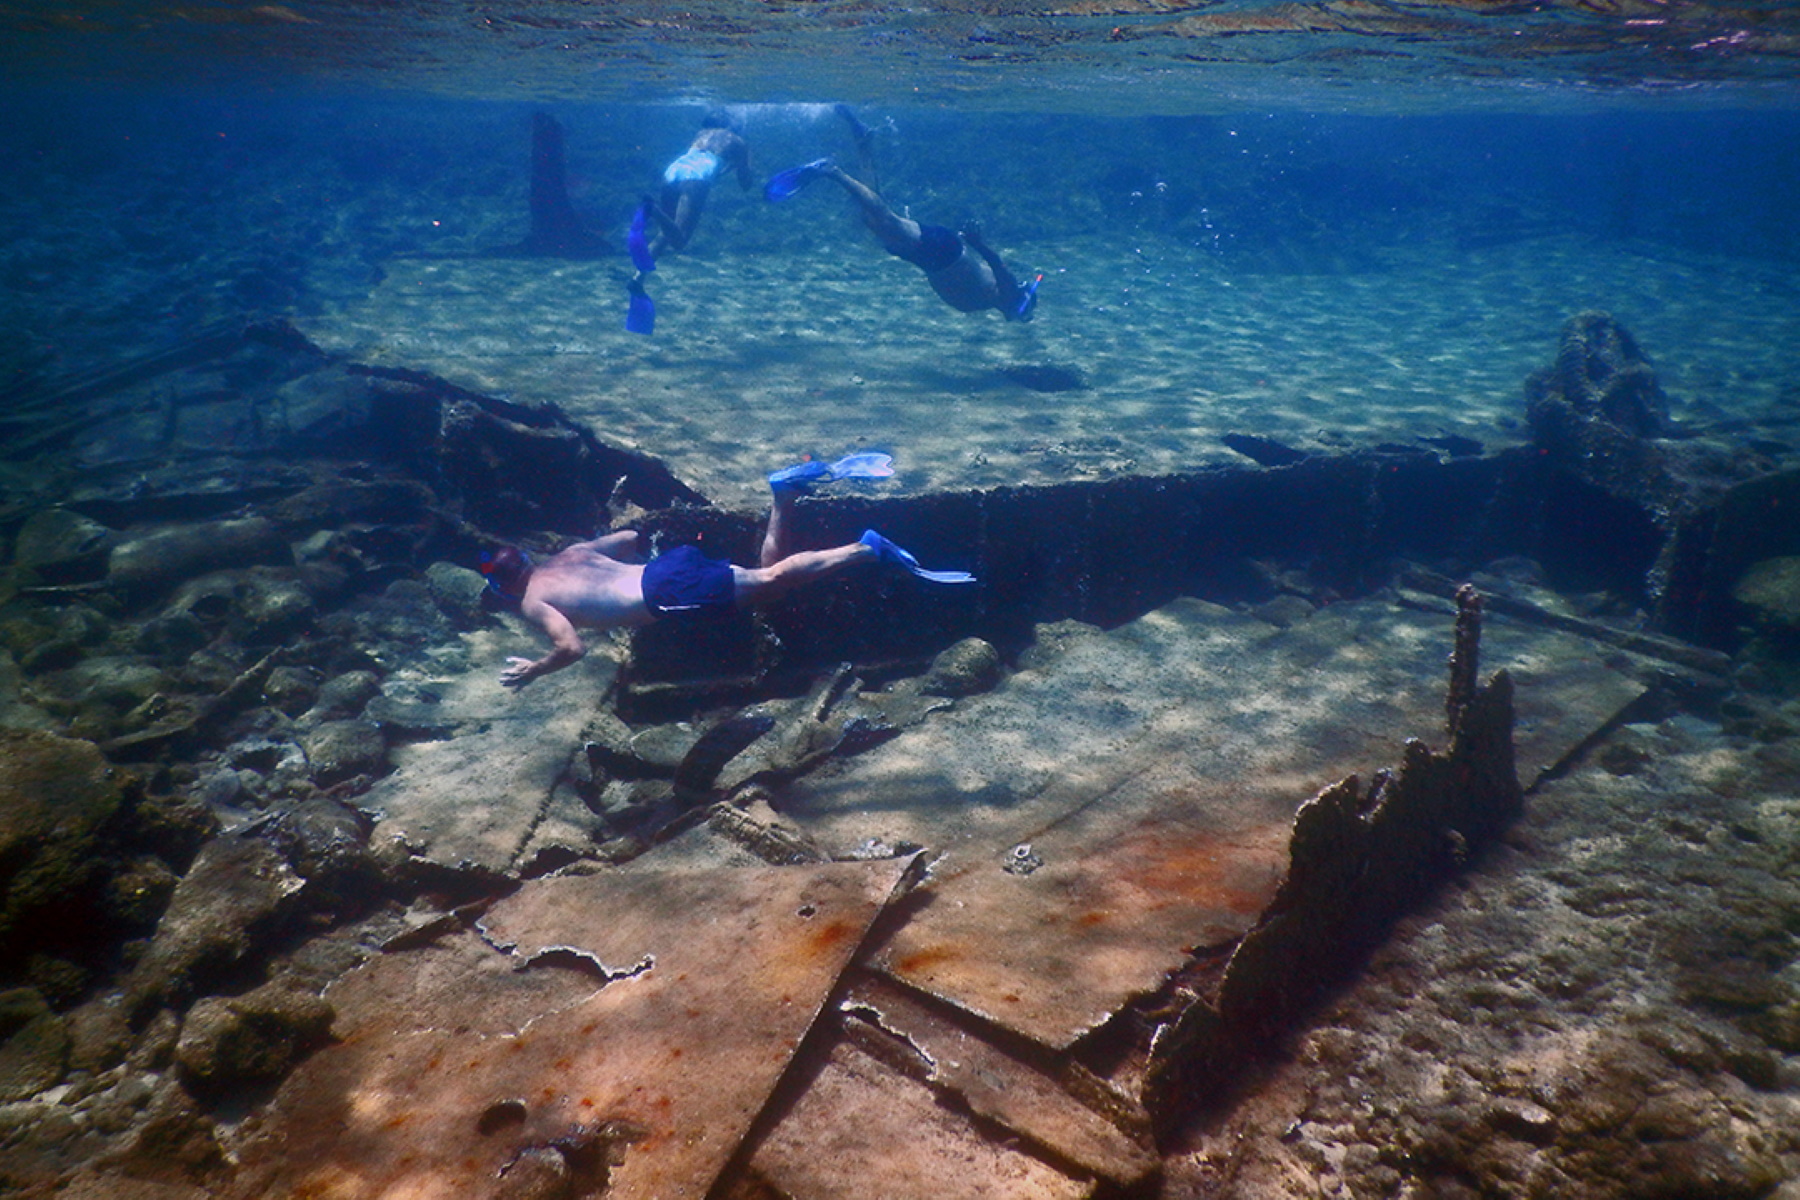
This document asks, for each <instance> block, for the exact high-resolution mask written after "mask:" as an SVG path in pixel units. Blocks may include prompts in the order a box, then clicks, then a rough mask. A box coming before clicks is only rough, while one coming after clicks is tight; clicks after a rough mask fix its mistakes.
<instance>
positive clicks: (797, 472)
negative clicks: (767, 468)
mask: <svg viewBox="0 0 1800 1200" xmlns="http://www.w3.org/2000/svg"><path fill="white" fill-rule="evenodd" d="M893 473H894V456H893V455H891V454H881V453H879V452H877V451H874V450H862V451H858V452H857V453H855V454H846V455H844V457H842V458H840V459H838V460H837V461H836V462H834V463H822V462H814V461H812V460H811V459H808V460H807V461H805V462H803V463H795V464H794V465H793V466H791V467H783V468H782V469H781V470H779V471H776V472H775V473H774V474H773V475H770V476H769V486H770V487H771V488H775V489H781V488H788V489H791V490H793V491H796V492H801V493H806V492H810V491H812V489H813V485H814V484H819V483H835V482H837V481H838V480H840V479H886V478H888V477H889V476H890V475H892V474H893Z"/></svg>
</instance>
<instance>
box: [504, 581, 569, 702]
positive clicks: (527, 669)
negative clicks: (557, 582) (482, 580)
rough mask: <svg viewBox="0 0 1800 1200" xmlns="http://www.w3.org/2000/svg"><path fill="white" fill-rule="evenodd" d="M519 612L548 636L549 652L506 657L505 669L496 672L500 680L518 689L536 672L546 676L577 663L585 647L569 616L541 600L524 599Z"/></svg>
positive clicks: (534, 677)
mask: <svg viewBox="0 0 1800 1200" xmlns="http://www.w3.org/2000/svg"><path fill="white" fill-rule="evenodd" d="M519 615H520V616H522V617H524V618H525V619H526V620H527V621H530V622H531V623H532V624H533V625H536V626H538V627H539V628H540V629H542V630H543V631H544V632H545V633H547V634H549V635H550V641H551V643H552V645H551V649H550V653H548V654H546V655H544V657H542V658H540V659H538V660H537V661H536V662H533V661H532V660H531V659H529V658H509V659H507V660H506V661H507V663H508V664H509V665H508V666H507V668H506V670H504V671H502V672H500V682H501V683H502V684H504V685H505V686H507V687H509V688H521V687H524V686H525V685H526V684H528V683H530V682H531V681H532V680H534V679H536V678H537V677H538V676H540V675H548V674H549V673H550V672H552V671H560V670H562V669H563V668H564V667H567V666H571V665H573V664H574V663H577V662H580V661H581V657H582V655H584V654H586V653H587V647H586V646H583V645H582V644H581V638H580V637H579V636H578V635H577V634H576V632H575V626H574V625H572V624H571V623H570V622H569V618H567V617H565V616H563V615H562V613H560V612H558V611H557V610H556V609H554V608H552V607H550V606H549V605H548V604H545V603H544V602H543V601H542V600H528V601H526V602H525V603H524V604H522V605H520V606H519Z"/></svg>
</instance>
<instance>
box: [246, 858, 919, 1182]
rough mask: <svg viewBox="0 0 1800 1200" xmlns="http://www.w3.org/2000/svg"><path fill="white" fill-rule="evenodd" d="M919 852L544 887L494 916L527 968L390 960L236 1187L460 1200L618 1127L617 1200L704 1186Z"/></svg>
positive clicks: (353, 985)
mask: <svg viewBox="0 0 1800 1200" xmlns="http://www.w3.org/2000/svg"><path fill="white" fill-rule="evenodd" d="M908 865H909V863H908V861H903V860H887V861H881V862H870V863H839V864H826V865H823V866H809V867H780V868H777V867H769V868H750V869H742V870H713V871H660V872H659V871H650V870H632V869H623V870H616V871H607V872H603V873H600V874H595V875H590V876H578V877H567V878H555V879H545V880H539V881H536V882H534V883H528V884H526V885H525V886H524V887H523V888H521V889H520V890H519V891H518V892H517V893H515V894H514V895H512V896H510V897H508V898H507V899H505V900H503V901H500V902H499V903H498V904H496V905H495V906H494V907H493V908H492V909H491V910H490V911H489V912H488V913H487V915H486V916H485V917H484V918H483V920H482V921H481V923H480V924H481V928H482V930H483V932H484V934H485V936H486V938H487V939H488V940H489V941H491V942H492V943H494V944H495V945H496V946H499V947H502V948H505V949H507V950H510V952H511V956H512V960H513V962H514V965H515V966H518V967H519V968H520V969H519V970H518V971H516V972H509V973H507V974H502V973H500V972H498V971H496V970H494V969H493V964H492V963H491V962H488V963H486V964H485V965H483V958H482V952H481V950H480V949H479V948H478V947H471V946H466V945H465V946H463V947H460V948H444V949H440V950H438V951H436V952H435V953H436V954H437V955H438V957H439V958H440V959H441V960H442V961H441V962H434V961H433V960H430V959H428V958H423V957H412V956H413V955H414V954H415V953H416V952H403V953H402V954H397V955H391V956H387V957H386V958H385V959H382V960H377V961H376V962H375V963H373V964H370V968H371V970H370V974H371V976H372V977H378V979H371V980H359V981H355V982H351V981H346V983H345V984H344V985H343V986H342V987H341V988H339V989H337V990H336V991H334V996H333V998H334V1000H337V1001H339V1002H340V1003H349V1002H350V1001H351V999H352V998H353V997H354V1005H353V1008H354V1015H353V1016H351V1017H350V1018H349V1019H348V1020H347V1021H346V1022H345V1026H346V1031H347V1033H346V1036H345V1038H344V1040H343V1041H342V1042H340V1043H339V1044H337V1045H334V1046H332V1047H330V1048H328V1049H326V1050H324V1051H322V1052H320V1053H319V1054H318V1055H315V1056H314V1057H313V1058H312V1059H310V1060H309V1061H308V1062H307V1063H305V1064H304V1065H303V1066H302V1067H301V1068H300V1069H299V1070H297V1071H296V1072H295V1073H294V1074H293V1075H292V1076H291V1077H290V1078H289V1079H288V1081H287V1083H286V1084H285V1085H284V1086H283V1088H282V1092H281V1094H280V1096H279V1098H278V1100H277V1102H276V1104H275V1106H274V1108H273V1110H272V1112H271V1114H270V1116H269V1118H268V1123H267V1126H266V1130H265V1132H264V1134H263V1135H262V1136H261V1137H260V1138H259V1139H256V1140H255V1141H253V1142H252V1143H251V1144H250V1145H249V1146H247V1147H246V1148H245V1151H244V1154H243V1160H244V1162H245V1167H246V1169H245V1171H244V1172H243V1174H242V1175H241V1176H240V1178H241V1179H243V1180H244V1181H245V1185H246V1187H245V1190H243V1191H242V1192H241V1193H240V1194H243V1195H294V1194H304V1195H308V1196H315V1197H330V1198H333V1200H340V1198H341V1200H360V1198H363V1197H368V1198H370V1200H373V1198H375V1197H394V1196H406V1197H408V1198H409V1200H435V1198H441V1200H465V1198H466V1197H470V1196H481V1195H486V1194H488V1192H489V1191H490V1190H491V1189H492V1188H493V1187H494V1185H495V1181H496V1180H497V1179H498V1178H500V1176H501V1174H502V1172H503V1171H504V1170H505V1169H506V1167H507V1166H508V1164H509V1163H511V1162H513V1161H514V1160H515V1159H516V1158H517V1157H518V1156H519V1154H520V1153H521V1152H522V1151H524V1150H526V1149H528V1148H532V1147H542V1146H546V1145H551V1144H555V1143H557V1142H558V1141H559V1140H560V1141H562V1142H563V1143H564V1144H569V1143H571V1142H575V1143H579V1142H581V1141H583V1140H584V1139H588V1140H590V1141H591V1140H592V1138H593V1136H594V1134H595V1132H596V1131H607V1132H609V1133H610V1134H611V1135H616V1137H614V1138H610V1139H609V1140H610V1141H611V1144H613V1145H614V1147H615V1154H616V1156H617V1157H618V1159H619V1161H618V1162H617V1165H615V1166H613V1167H612V1169H611V1176H610V1183H609V1184H608V1187H607V1190H606V1193H605V1194H606V1195H607V1196H608V1197H609V1200H625V1198H628V1197H641V1198H644V1200H672V1198H675V1197H684V1196H685V1197H693V1198H694V1200H699V1198H700V1197H703V1196H705V1195H706V1193H707V1191H708V1189H709V1188H710V1187H711V1186H712V1184H713V1181H714V1179H715V1177H716V1176H717V1175H718V1173H719V1172H720V1170H721V1169H722V1168H723V1167H724V1165H725V1163H726V1161H727V1160H728V1159H729V1158H730V1157H731V1155H732V1153H733V1152H734V1151H735V1150H736V1149H737V1147H738V1144H739V1142H740V1141H741V1139H742V1138H743V1136H744V1134H745V1132H746V1131H747V1130H748V1128H749V1126H750V1123H751V1121H752V1120H753V1119H754V1118H755V1117H756V1115H757V1114H758V1113H759V1112H760V1111H761V1110H762V1108H763V1106H764V1104H765V1103H766V1101H767V1099H768V1096H769V1094H770V1092H771V1091H772V1090H773V1088H774V1087H775V1085H776V1083H777V1081H778V1080H779V1079H780V1077H781V1075H782V1073H783V1072H784V1071H785V1070H786V1069H787V1066H788V1063H789V1060H790V1059H791V1058H792V1056H793V1054H794V1051H795V1050H796V1048H797V1047H798V1046H799V1045H800V1042H801V1039H802V1038H803V1037H804V1036H805V1034H806V1032H807V1030H808V1029H809V1028H810V1027H811V1025H812V1024H813V1022H814V1020H815V1018H816V1017H817V1015H818V1013H819V1011H820V1009H821V1007H822V1006H823V1005H824V1003H825V1001H826V999H827V997H828V996H829V995H830V993H831V991H832V988H833V986H834V985H835V984H836V981H837V979H838V977H839V975H840V974H841V973H842V972H843V970H844V969H845V967H846V966H847V965H848V964H849V962H850V960H851V958H852V956H853V955H854V954H855V953H856V951H857V949H858V947H859V946H860V945H861V943H862V941H863V940H864V937H865V936H866V934H867V931H868V929H869V926H870V923H871V922H873V921H874V919H875V918H876V916H877V915H879V914H880V912H881V911H882V909H883V908H884V907H885V906H886V904H887V902H888V900H889V899H890V898H891V897H892V896H893V895H894V893H895V891H896V888H897V887H898V886H899V885H900V883H901V881H902V879H903V877H904V875H905V872H906V870H907V869H908ZM459 936H461V937H463V938H465V939H468V940H470V941H473V940H474V939H473V936H472V935H459ZM409 958H410V959H411V961H406V960H408V959H409ZM533 959H538V960H539V962H540V963H542V962H552V963H554V964H555V965H554V967H553V968H552V969H553V971H554V972H556V973H557V975H558V979H557V981H556V982H554V983H552V984H548V985H546V984H543V983H536V984H532V985H530V986H532V987H533V988H534V995H535V1002H536V1003H538V1004H540V1005H541V1011H539V1012H537V1013H536V1015H529V1016H528V1015H527V1013H528V1010H529V1009H530V1008H531V1004H532V1001H530V1000H527V1001H523V1002H522V1001H521V1000H520V998H519V997H518V996H517V995H516V994H512V993H513V992H514V991H515V990H516V986H517V985H519V984H521V983H522V982H523V981H525V980H530V979H531V977H532V976H533V974H534V973H535V972H536V971H537V970H539V969H540V968H538V967H529V966H526V965H525V964H528V963H530V962H531V961H532V960H533ZM421 968H428V969H423V970H422V969H421ZM422 975H423V976H430V977H432V978H433V979H435V980H436V982H435V983H430V982H426V983H422V982H419V980H420V977H421V976H422ZM575 975H580V976H582V977H583V978H585V983H575V982H573V980H572V978H571V977H572V976H575ZM509 976H510V980H509ZM608 977H610V978H608ZM379 979H385V980H387V981H388V982H389V983H390V984H391V986H390V987H389V988H388V989H387V990H385V991H384V990H383V988H382V987H380V986H375V983H376V982H378V980H379ZM458 981H460V983H459V982H458ZM509 984H511V985H513V986H509ZM583 991H585V992H586V993H587V994H586V995H585V996H583V995H582V992H583ZM521 1018H523V1019H521ZM595 1182H596V1181H593V1180H590V1181H589V1184H590V1186H591V1185H592V1184H593V1183H595Z"/></svg>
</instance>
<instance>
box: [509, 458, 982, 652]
mask: <svg viewBox="0 0 1800 1200" xmlns="http://www.w3.org/2000/svg"><path fill="white" fill-rule="evenodd" d="M892 461H893V460H891V459H890V458H889V457H888V456H887V455H885V454H875V453H862V454H852V455H850V456H848V457H846V458H842V459H839V460H838V461H837V462H835V463H815V462H803V463H801V464H799V465H798V466H793V467H788V468H786V469H785V470H781V471H777V472H775V474H773V475H771V476H769V487H770V490H771V491H772V492H773V493H774V504H773V506H772V507H771V508H770V511H769V524H768V527H767V529H765V530H764V532H763V542H762V553H761V561H760V563H759V565H757V566H755V567H739V566H733V565H732V564H731V563H729V562H726V561H724V560H723V559H713V558H707V557H706V556H705V555H703V554H701V553H700V552H699V551H698V550H696V549H695V548H694V547H692V546H678V547H676V548H675V549H673V550H670V551H668V552H667V553H664V554H659V555H657V556H656V557H655V558H653V559H651V560H650V561H649V562H648V563H645V562H642V561H640V557H641V556H640V555H639V554H638V542H639V538H638V534H637V531H635V530H630V529H624V530H619V531H618V532H616V533H609V534H607V535H606V536H605V537H599V538H595V539H594V540H592V541H588V542H577V543H576V544H575V545H573V546H570V547H569V548H568V549H566V550H563V551H562V552H560V553H558V554H557V555H555V556H554V557H552V558H548V559H546V560H545V561H543V562H541V563H536V564H534V563H532V561H531V560H530V558H529V557H528V556H527V555H526V554H525V552H524V551H522V550H519V549H517V548H516V547H512V546H506V547H503V548H501V549H500V550H499V551H497V552H495V553H494V554H492V555H490V556H488V557H487V558H486V560H485V561H484V562H483V564H482V573H483V574H485V575H486V576H487V577H488V586H489V587H491V588H492V589H493V590H494V591H496V592H498V593H499V594H500V595H502V596H504V597H507V598H508V599H511V600H516V601H518V604H519V615H520V616H522V617H524V618H525V619H526V620H527V621H530V622H531V623H532V624H534V625H536V626H537V627H538V628H540V629H542V630H543V631H544V632H545V633H547V634H549V635H550V642H551V650H550V653H549V654H546V655H545V656H544V657H543V658H540V659H535V660H534V659H529V658H509V659H508V660H507V663H508V665H507V667H506V669H505V670H504V671H502V672H501V674H500V682H501V683H503V684H505V685H506V686H507V687H513V688H516V687H523V686H525V685H526V684H527V683H530V682H531V681H532V680H533V679H536V678H537V677H538V676H540V675H548V674H549V673H550V672H552V671H560V670H562V669H563V668H564V667H566V666H569V665H570V664H572V663H574V662H576V661H578V660H579V659H580V658H581V656H582V655H584V654H586V653H587V648H586V647H585V646H583V645H582V643H581V637H580V635H579V634H578V633H577V632H576V630H577V629H594V630H608V629H622V628H634V627H637V626H642V625H648V624H650V623H651V622H652V621H658V620H667V619H674V618H681V617H692V616H700V615H705V614H709V613H724V612H731V611H734V610H735V609H738V608H740V607H747V606H749V605H755V604H766V603H769V602H771V601H774V600H778V599H780V598H781V597H782V596H785V595H786V594H787V593H788V592H790V591H792V590H793V589H794V588H796V587H799V586H800V585H802V584H806V583H811V582H812V581H813V580H815V579H823V578H825V577H826V576H828V575H832V574H835V573H836V572H838V571H840V570H842V569H844V568H845V567H849V566H853V565H855V564H856V563H863V562H887V563H893V564H895V565H897V566H900V567H904V568H905V569H906V570H908V571H911V572H912V573H913V574H915V575H917V576H919V577H920V578H922V579H926V580H928V581H930V582H932V583H945V584H959V583H973V582H975V577H974V576H973V575H969V574H966V573H964V572H961V571H927V570H925V569H924V568H923V567H921V566H920V565H919V563H918V560H916V559H914V558H913V556H912V555H910V554H908V553H907V552H906V551H904V550H902V549H901V548H900V547H898V546H896V545H894V543H892V542H890V541H888V540H887V539H886V538H884V537H882V536H881V535H880V534H879V533H876V532H875V531H874V530H873V529H871V530H868V531H867V532H865V533H864V534H863V535H862V537H861V539H859V540H857V541H854V542H851V543H850V544H849V545H846V546H833V547H832V548H830V549H828V550H800V551H793V550H792V549H791V548H790V547H789V545H788V536H789V527H790V526H791V525H792V518H793V514H794V502H795V501H796V500H797V499H798V498H799V497H800V496H802V495H804V494H805V493H806V492H807V491H808V490H809V489H810V488H812V487H813V486H815V485H818V484H824V483H830V482H832V481H834V480H838V479H878V478H885V477H886V476H889V475H892V474H893V473H894V468H893V466H892Z"/></svg>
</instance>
